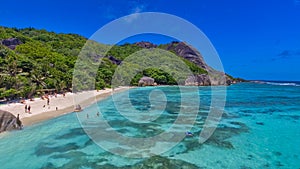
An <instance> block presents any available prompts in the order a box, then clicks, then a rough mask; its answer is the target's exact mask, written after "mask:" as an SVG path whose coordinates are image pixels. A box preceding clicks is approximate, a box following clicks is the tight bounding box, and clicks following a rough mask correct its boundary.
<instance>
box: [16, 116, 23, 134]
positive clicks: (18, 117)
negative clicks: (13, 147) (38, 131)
mask: <svg viewBox="0 0 300 169" xmlns="http://www.w3.org/2000/svg"><path fill="white" fill-rule="evenodd" d="M17 124H18V126H19V127H20V130H22V129H23V125H22V122H21V120H20V114H18V116H17Z"/></svg>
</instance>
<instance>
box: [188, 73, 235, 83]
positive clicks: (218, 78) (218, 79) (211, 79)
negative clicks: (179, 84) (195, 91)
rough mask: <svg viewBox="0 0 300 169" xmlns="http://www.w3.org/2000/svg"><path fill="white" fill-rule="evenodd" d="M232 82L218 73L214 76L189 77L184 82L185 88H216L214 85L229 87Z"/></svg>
mask: <svg viewBox="0 0 300 169" xmlns="http://www.w3.org/2000/svg"><path fill="white" fill-rule="evenodd" d="M232 83H233V82H232V80H231V79H230V78H229V77H227V76H226V75H224V74H223V75H222V74H221V73H219V72H216V73H215V74H210V73H209V74H200V75H195V76H190V77H188V78H187V79H186V80H185V85H187V86H216V85H226V86H227V85H231V84H232Z"/></svg>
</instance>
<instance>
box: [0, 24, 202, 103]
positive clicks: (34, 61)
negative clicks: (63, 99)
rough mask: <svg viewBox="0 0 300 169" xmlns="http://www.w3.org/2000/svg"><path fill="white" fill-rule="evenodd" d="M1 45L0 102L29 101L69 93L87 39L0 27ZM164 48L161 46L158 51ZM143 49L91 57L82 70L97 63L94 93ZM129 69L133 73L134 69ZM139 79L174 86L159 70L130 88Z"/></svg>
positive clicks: (151, 70)
mask: <svg viewBox="0 0 300 169" xmlns="http://www.w3.org/2000/svg"><path fill="white" fill-rule="evenodd" d="M0 42H2V43H0V72H1V73H0V100H1V99H14V98H20V97H22V98H30V97H33V96H34V95H39V94H40V92H41V91H44V90H43V89H55V90H56V91H57V92H63V91H70V90H72V80H74V79H73V72H74V66H75V63H76V60H77V58H78V55H79V53H80V51H81V49H82V47H83V46H84V45H85V43H86V42H87V39H86V38H85V37H83V36H80V35H76V34H57V33H54V32H48V31H46V30H37V29H34V28H25V29H17V28H6V27H0ZM10 43H11V44H10ZM16 43H17V44H16ZM89 43H90V44H93V45H91V46H92V47H94V49H93V50H95V51H99V50H102V51H105V50H107V49H109V48H110V47H111V46H108V45H104V44H99V43H95V42H91V41H89ZM165 46H166V45H160V46H158V47H157V48H165ZM142 49H144V48H143V47H141V46H139V45H136V44H124V45H121V46H113V47H112V48H110V50H109V51H108V52H105V53H106V54H105V56H102V55H93V54H91V58H90V59H91V60H89V62H90V63H88V61H87V62H86V63H82V64H83V65H81V66H83V67H84V66H86V67H89V64H92V62H94V63H97V62H98V61H99V64H100V66H99V67H97V69H98V71H97V73H96V74H95V78H94V79H96V81H94V84H93V85H95V87H96V89H102V88H105V87H111V80H112V76H113V74H114V72H115V69H116V68H117V67H118V65H119V64H120V62H122V61H123V60H124V59H125V58H126V57H127V56H129V55H130V54H132V53H134V52H137V51H139V50H142ZM92 55H93V56H92ZM181 59H182V61H183V62H184V63H185V64H186V65H187V66H188V67H189V68H190V70H191V71H192V72H193V73H195V74H203V73H207V72H206V71H205V70H204V69H203V68H200V67H199V66H197V65H196V64H195V63H193V62H191V61H189V60H187V59H184V58H182V57H181ZM100 61H101V63H100ZM170 62H172V59H171V60H170ZM85 64H86V65H85ZM97 66H98V65H97ZM129 67H131V68H132V69H134V66H129ZM136 68H137V67H136ZM86 75H87V74H85V73H84V72H82V73H81V74H80V75H79V76H81V77H82V78H84V77H86ZM142 76H149V77H152V78H154V79H155V81H156V82H157V83H158V84H166V85H168V84H176V81H175V79H174V78H173V77H172V76H171V75H170V74H169V73H167V72H166V71H163V70H161V69H158V68H148V69H146V70H144V71H142V72H139V73H138V74H137V75H135V77H134V78H133V79H132V80H131V81H130V84H131V85H137V83H138V80H139V79H140V78H141V77H142ZM75 80H76V79H75ZM84 85H85V84H82V85H80V86H79V89H78V90H82V89H85V86H84Z"/></svg>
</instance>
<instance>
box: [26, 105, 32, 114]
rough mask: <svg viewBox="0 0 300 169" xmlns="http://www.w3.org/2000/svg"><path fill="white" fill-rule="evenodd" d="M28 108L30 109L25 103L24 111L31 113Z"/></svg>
mask: <svg viewBox="0 0 300 169" xmlns="http://www.w3.org/2000/svg"><path fill="white" fill-rule="evenodd" d="M30 109H31V107H30V105H28V106H27V104H26V105H25V113H29V114H31V112H30Z"/></svg>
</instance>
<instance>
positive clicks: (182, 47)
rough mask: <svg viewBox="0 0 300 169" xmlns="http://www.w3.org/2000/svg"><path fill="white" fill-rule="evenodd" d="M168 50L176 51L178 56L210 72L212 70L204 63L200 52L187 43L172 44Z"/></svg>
mask: <svg viewBox="0 0 300 169" xmlns="http://www.w3.org/2000/svg"><path fill="white" fill-rule="evenodd" d="M167 50H170V51H174V52H175V53H176V54H177V55H178V56H181V57H183V58H185V59H187V60H189V61H191V62H193V63H195V64H196V65H198V66H199V67H201V68H203V69H205V70H208V69H211V68H210V67H209V66H208V65H207V64H206V63H205V61H204V59H203V57H202V55H201V54H200V53H199V51H198V50H197V49H195V48H193V47H192V46H190V45H188V44H187V43H185V42H172V43H171V44H169V46H168V47H167Z"/></svg>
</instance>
